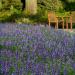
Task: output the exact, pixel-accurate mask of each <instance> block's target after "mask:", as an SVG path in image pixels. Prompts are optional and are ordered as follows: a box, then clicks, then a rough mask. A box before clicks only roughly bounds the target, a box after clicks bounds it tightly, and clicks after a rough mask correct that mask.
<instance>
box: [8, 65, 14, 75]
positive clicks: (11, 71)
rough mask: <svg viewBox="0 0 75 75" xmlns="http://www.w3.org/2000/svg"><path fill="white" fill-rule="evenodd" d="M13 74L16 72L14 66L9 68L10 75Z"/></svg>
mask: <svg viewBox="0 0 75 75" xmlns="http://www.w3.org/2000/svg"><path fill="white" fill-rule="evenodd" d="M13 72H15V68H14V66H11V67H10V68H9V75H12V73H13Z"/></svg>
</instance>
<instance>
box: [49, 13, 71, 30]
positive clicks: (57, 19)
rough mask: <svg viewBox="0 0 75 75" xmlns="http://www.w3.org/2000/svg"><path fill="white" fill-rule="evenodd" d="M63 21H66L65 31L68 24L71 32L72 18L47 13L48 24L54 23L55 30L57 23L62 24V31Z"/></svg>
mask: <svg viewBox="0 0 75 75" xmlns="http://www.w3.org/2000/svg"><path fill="white" fill-rule="evenodd" d="M64 19H66V29H68V23H70V29H71V30H72V17H71V16H66V17H64V16H56V15H55V13H54V12H49V13H48V24H49V26H50V25H51V23H55V29H58V23H59V22H62V28H63V29H64Z"/></svg>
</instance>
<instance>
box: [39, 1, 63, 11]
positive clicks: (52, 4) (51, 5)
mask: <svg viewBox="0 0 75 75" xmlns="http://www.w3.org/2000/svg"><path fill="white" fill-rule="evenodd" d="M38 6H39V7H40V8H45V9H46V10H51V11H58V10H59V8H61V9H63V5H62V3H61V1H60V0H38Z"/></svg>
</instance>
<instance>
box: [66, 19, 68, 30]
mask: <svg viewBox="0 0 75 75" xmlns="http://www.w3.org/2000/svg"><path fill="white" fill-rule="evenodd" d="M67 21H68V20H67V19H66V29H68V22H67Z"/></svg>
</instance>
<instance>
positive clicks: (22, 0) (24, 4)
mask: <svg viewBox="0 0 75 75" xmlns="http://www.w3.org/2000/svg"><path fill="white" fill-rule="evenodd" d="M21 2H22V4H23V5H22V10H24V9H25V8H26V0H21Z"/></svg>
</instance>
